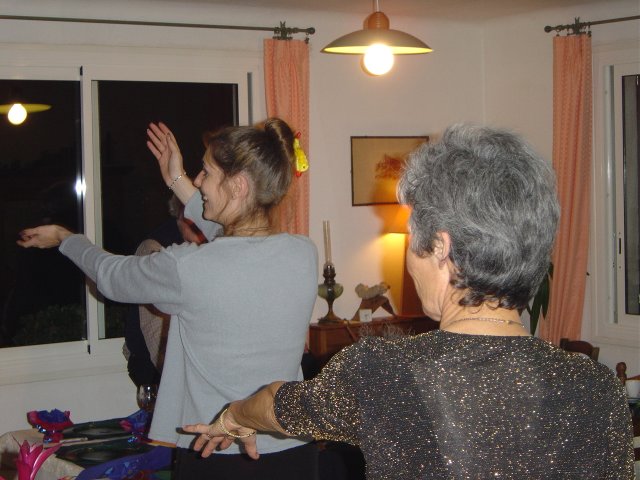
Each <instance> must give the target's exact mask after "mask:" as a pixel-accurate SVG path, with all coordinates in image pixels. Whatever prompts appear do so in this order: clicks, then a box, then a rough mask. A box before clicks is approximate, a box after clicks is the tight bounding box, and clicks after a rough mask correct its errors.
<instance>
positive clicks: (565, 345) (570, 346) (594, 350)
mask: <svg viewBox="0 0 640 480" xmlns="http://www.w3.org/2000/svg"><path fill="white" fill-rule="evenodd" d="M560 348H561V349H563V350H566V351H567V352H577V353H583V354H585V355H586V356H587V357H589V358H591V360H593V361H594V362H597V361H598V355H599V354H600V347H594V346H593V345H591V344H590V343H589V342H585V341H584V340H569V339H568V338H561V339H560Z"/></svg>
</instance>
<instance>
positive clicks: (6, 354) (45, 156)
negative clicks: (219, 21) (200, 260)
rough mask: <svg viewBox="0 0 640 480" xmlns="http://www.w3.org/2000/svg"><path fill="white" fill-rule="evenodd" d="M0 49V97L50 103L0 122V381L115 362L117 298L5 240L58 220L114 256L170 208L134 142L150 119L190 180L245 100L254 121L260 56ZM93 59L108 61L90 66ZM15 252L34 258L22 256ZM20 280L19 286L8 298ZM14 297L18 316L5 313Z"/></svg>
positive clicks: (140, 140) (118, 354) (54, 255)
mask: <svg viewBox="0 0 640 480" xmlns="http://www.w3.org/2000/svg"><path fill="white" fill-rule="evenodd" d="M0 50H1V51H2V55H3V56H2V58H3V60H2V61H0V95H3V96H5V95H6V96H8V95H9V94H10V92H11V91H13V90H21V91H22V94H24V95H25V96H26V95H27V94H28V95H34V97H32V98H36V100H33V103H51V104H55V106H54V107H52V108H51V109H50V110H47V111H44V112H40V113H33V114H31V115H29V116H28V119H27V121H26V122H25V124H24V125H23V126H22V127H16V126H10V125H9V124H8V123H7V122H6V119H5V118H4V115H2V116H1V117H0V123H1V125H0V141H1V142H2V145H3V152H4V153H3V155H2V156H0V173H1V175H0V182H2V187H3V188H2V192H0V226H1V230H0V238H1V239H2V242H1V243H0V265H2V271H1V272H0V282H1V283H0V287H2V288H1V289H0V306H1V307H2V317H0V318H1V320H2V323H0V341H1V343H0V384H7V383H23V382H25V381H37V380H40V379H55V378H65V377H69V376H75V375H86V374H87V372H90V371H96V372H98V371H100V372H106V371H113V372H116V371H122V370H123V369H124V368H125V362H124V357H123V356H122V339H121V338H120V337H121V335H122V319H121V318H122V309H123V308H126V307H124V306H122V305H120V304H116V303H114V302H105V301H104V299H102V298H100V296H99V294H97V292H96V291H95V287H94V286H93V285H92V284H90V283H89V282H85V278H84V276H83V275H82V274H81V273H80V272H79V271H78V269H77V268H76V267H74V266H72V265H68V261H67V260H66V259H65V258H64V257H63V256H61V255H60V254H59V253H58V252H57V251H56V250H55V249H53V250H24V249H19V248H18V247H16V245H15V240H16V238H17V233H18V231H19V230H20V229H21V228H24V227H25V226H28V225H34V224H38V223H42V222H43V221H51V222H62V223H65V224H66V225H68V226H69V227H70V228H71V229H73V230H75V231H84V233H85V234H86V235H87V236H88V237H89V238H90V239H92V240H94V241H95V242H96V243H98V244H101V245H104V247H105V248H107V249H110V250H113V251H115V252H116V253H133V251H135V248H136V247H137V244H138V243H139V242H140V241H141V240H142V239H144V238H145V236H146V234H147V233H149V232H150V231H151V230H152V229H153V228H154V227H156V226H157V225H158V223H161V222H162V221H163V220H164V219H165V218H167V217H168V206H167V202H168V200H169V198H170V191H169V190H168V189H166V188H165V187H164V185H163V183H162V180H161V178H160V175H159V173H158V169H157V166H156V164H155V159H154V158H153V156H152V155H151V154H150V153H149V152H148V150H147V149H146V127H147V125H148V123H149V121H158V120H162V121H164V122H166V123H167V124H168V125H169V126H170V127H171V128H172V130H173V131H174V133H175V134H176V136H177V137H178V139H179V141H180V146H181V149H182V152H183V156H184V158H185V168H186V170H187V173H189V174H190V175H195V174H196V173H197V172H198V171H199V169H200V165H201V159H202V154H203V152H204V146H203V143H202V134H203V133H204V132H205V131H207V130H212V129H215V128H218V127H220V126H222V125H228V124H249V123H251V122H252V111H253V110H254V109H255V110H256V111H257V113H258V115H260V117H262V116H263V114H262V113H261V111H262V109H261V108H260V107H262V105H259V106H258V107H257V108H256V106H254V105H252V104H251V100H252V98H251V86H252V83H253V79H254V78H255V73H254V72H257V73H260V71H261V70H260V68H261V58H259V57H256V58H253V57H247V58H239V59H234V60H233V61H230V60H229V59H228V58H225V57H224V56H220V58H212V57H211V56H206V54H203V53H202V52H195V53H193V54H191V55H184V54H183V55H181V54H180V52H177V53H174V54H173V55H174V56H173V57H170V55H169V57H170V58H168V54H167V52H165V51H162V52H161V51H158V52H155V51H153V50H151V49H146V50H144V51H142V52H135V51H130V50H131V49H127V51H123V50H120V49H114V50H116V51H115V52H112V53H114V55H112V56H110V55H95V53H92V52H91V51H89V49H78V50H76V51H69V50H68V49H64V51H63V50H56V49H55V48H54V49H52V50H50V51H45V50H46V49H43V50H42V51H40V50H39V51H38V52H37V53H33V54H32V52H31V51H29V52H26V51H24V50H23V51H19V49H16V48H15V47H10V48H9V47H6V48H3V47H1V46H0ZM103 53H104V52H103ZM203 55H204V56H203ZM97 58H98V59H100V61H103V62H105V63H106V64H105V65H95V60H96V59H97ZM110 62H113V64H111V65H109V63H110ZM29 63H33V64H34V65H33V66H23V65H25V64H29ZM37 64H42V65H57V66H56V67H50V66H47V67H38V66H37ZM165 65H171V68H167V67H165ZM202 65H207V68H203V67H202ZM9 79H10V80H9ZM43 97H46V98H49V99H51V100H47V101H45V100H43ZM29 101H30V102H31V100H29ZM4 102H5V99H4V98H3V97H0V103H4ZM19 128H22V130H19ZM35 128H38V129H37V130H34V129H35ZM18 132H19V133H18ZM27 253H28V255H30V256H32V257H31V258H30V259H28V260H23V259H22V258H21V256H23V254H27ZM49 257H50V258H49ZM25 258H26V257H25ZM18 262H20V263H21V265H20V266H19V267H18V266H17V264H18ZM61 264H62V265H61ZM24 265H28V266H29V268H25V267H24ZM23 277H24V278H23ZM19 284H26V290H24V291H27V292H28V294H27V295H24V298H23V299H21V301H20V302H16V300H15V299H16V293H15V292H16V289H17V288H18V287H19V288H20V289H22V287H21V286H20V285H19ZM18 296H19V295H18ZM25 298H26V299H27V301H25ZM16 305H21V309H22V310H20V313H18V314H15V313H12V312H16V311H17V310H19V309H18V308H17V307H16ZM18 320H19V322H18ZM22 324H29V330H28V332H27V333H29V335H27V334H26V333H21V334H18V331H19V330H21V329H22V327H21V325H22ZM42 325H46V328H43V327H42ZM26 337H28V338H29V340H28V341H25V340H24V338H26ZM1 347H4V348H1ZM7 347H11V348H7ZM105 369H106V370H105Z"/></svg>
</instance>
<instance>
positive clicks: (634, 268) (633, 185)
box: [622, 75, 640, 315]
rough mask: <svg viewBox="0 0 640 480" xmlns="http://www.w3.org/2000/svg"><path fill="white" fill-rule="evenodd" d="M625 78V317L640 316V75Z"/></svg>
mask: <svg viewBox="0 0 640 480" xmlns="http://www.w3.org/2000/svg"><path fill="white" fill-rule="evenodd" d="M622 78H623V89H622V91H623V141H624V232H625V238H624V247H625V248H624V252H625V258H624V274H625V275H624V279H625V285H624V292H625V297H624V298H625V313H627V314H628V315H639V314H640V228H639V226H640V195H639V193H638V186H639V185H640V169H639V168H638V166H639V164H638V150H639V149H640V135H639V132H640V122H639V121H638V120H639V118H640V75H627V76H624V77H622Z"/></svg>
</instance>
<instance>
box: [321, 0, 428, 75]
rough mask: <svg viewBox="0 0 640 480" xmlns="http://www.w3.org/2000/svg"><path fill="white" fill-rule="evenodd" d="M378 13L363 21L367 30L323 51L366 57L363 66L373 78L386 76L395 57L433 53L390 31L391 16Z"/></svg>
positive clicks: (376, 10) (377, 9)
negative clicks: (374, 76)
mask: <svg viewBox="0 0 640 480" xmlns="http://www.w3.org/2000/svg"><path fill="white" fill-rule="evenodd" d="M375 3H376V7H375V11H374V12H373V13H372V14H371V15H369V16H368V17H367V18H366V19H365V21H364V28H363V29H362V30H357V31H355V32H351V33H348V34H347V35H343V36H342V37H340V38H338V39H336V40H334V41H333V42H331V43H330V44H329V45H327V46H326V47H324V48H323V49H322V52H324V53H337V54H343V55H363V56H364V57H363V64H364V68H365V70H366V71H367V72H369V73H371V74H372V75H384V74H385V73H387V72H388V71H389V70H391V67H392V66H393V56H394V55H416V54H423V53H429V52H432V51H433V49H431V48H430V47H429V46H428V45H427V44H426V43H424V42H423V41H422V40H420V39H418V38H416V37H414V36H413V35H409V34H408V33H405V32H401V31H400V30H391V29H390V28H389V17H387V16H386V15H385V14H384V13H383V12H381V11H380V9H379V7H378V2H377V1H376V2H375Z"/></svg>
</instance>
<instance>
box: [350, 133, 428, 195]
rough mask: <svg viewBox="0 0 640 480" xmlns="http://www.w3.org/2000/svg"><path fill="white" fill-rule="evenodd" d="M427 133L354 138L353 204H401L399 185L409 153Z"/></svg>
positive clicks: (424, 138) (352, 146)
mask: <svg viewBox="0 0 640 480" xmlns="http://www.w3.org/2000/svg"><path fill="white" fill-rule="evenodd" d="M428 141H429V137H428V136H427V135H421V136H395V137H369V136H353V137H351V204H352V205H353V206H361V205H383V204H394V203H395V204H397V203H398V199H397V197H396V186H397V184H398V180H399V179H400V173H401V171H402V167H403V164H404V161H405V158H406V156H407V155H408V154H409V153H410V152H411V151H412V150H414V149H415V148H416V147H418V146H419V145H420V144H422V143H424V142H428Z"/></svg>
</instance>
